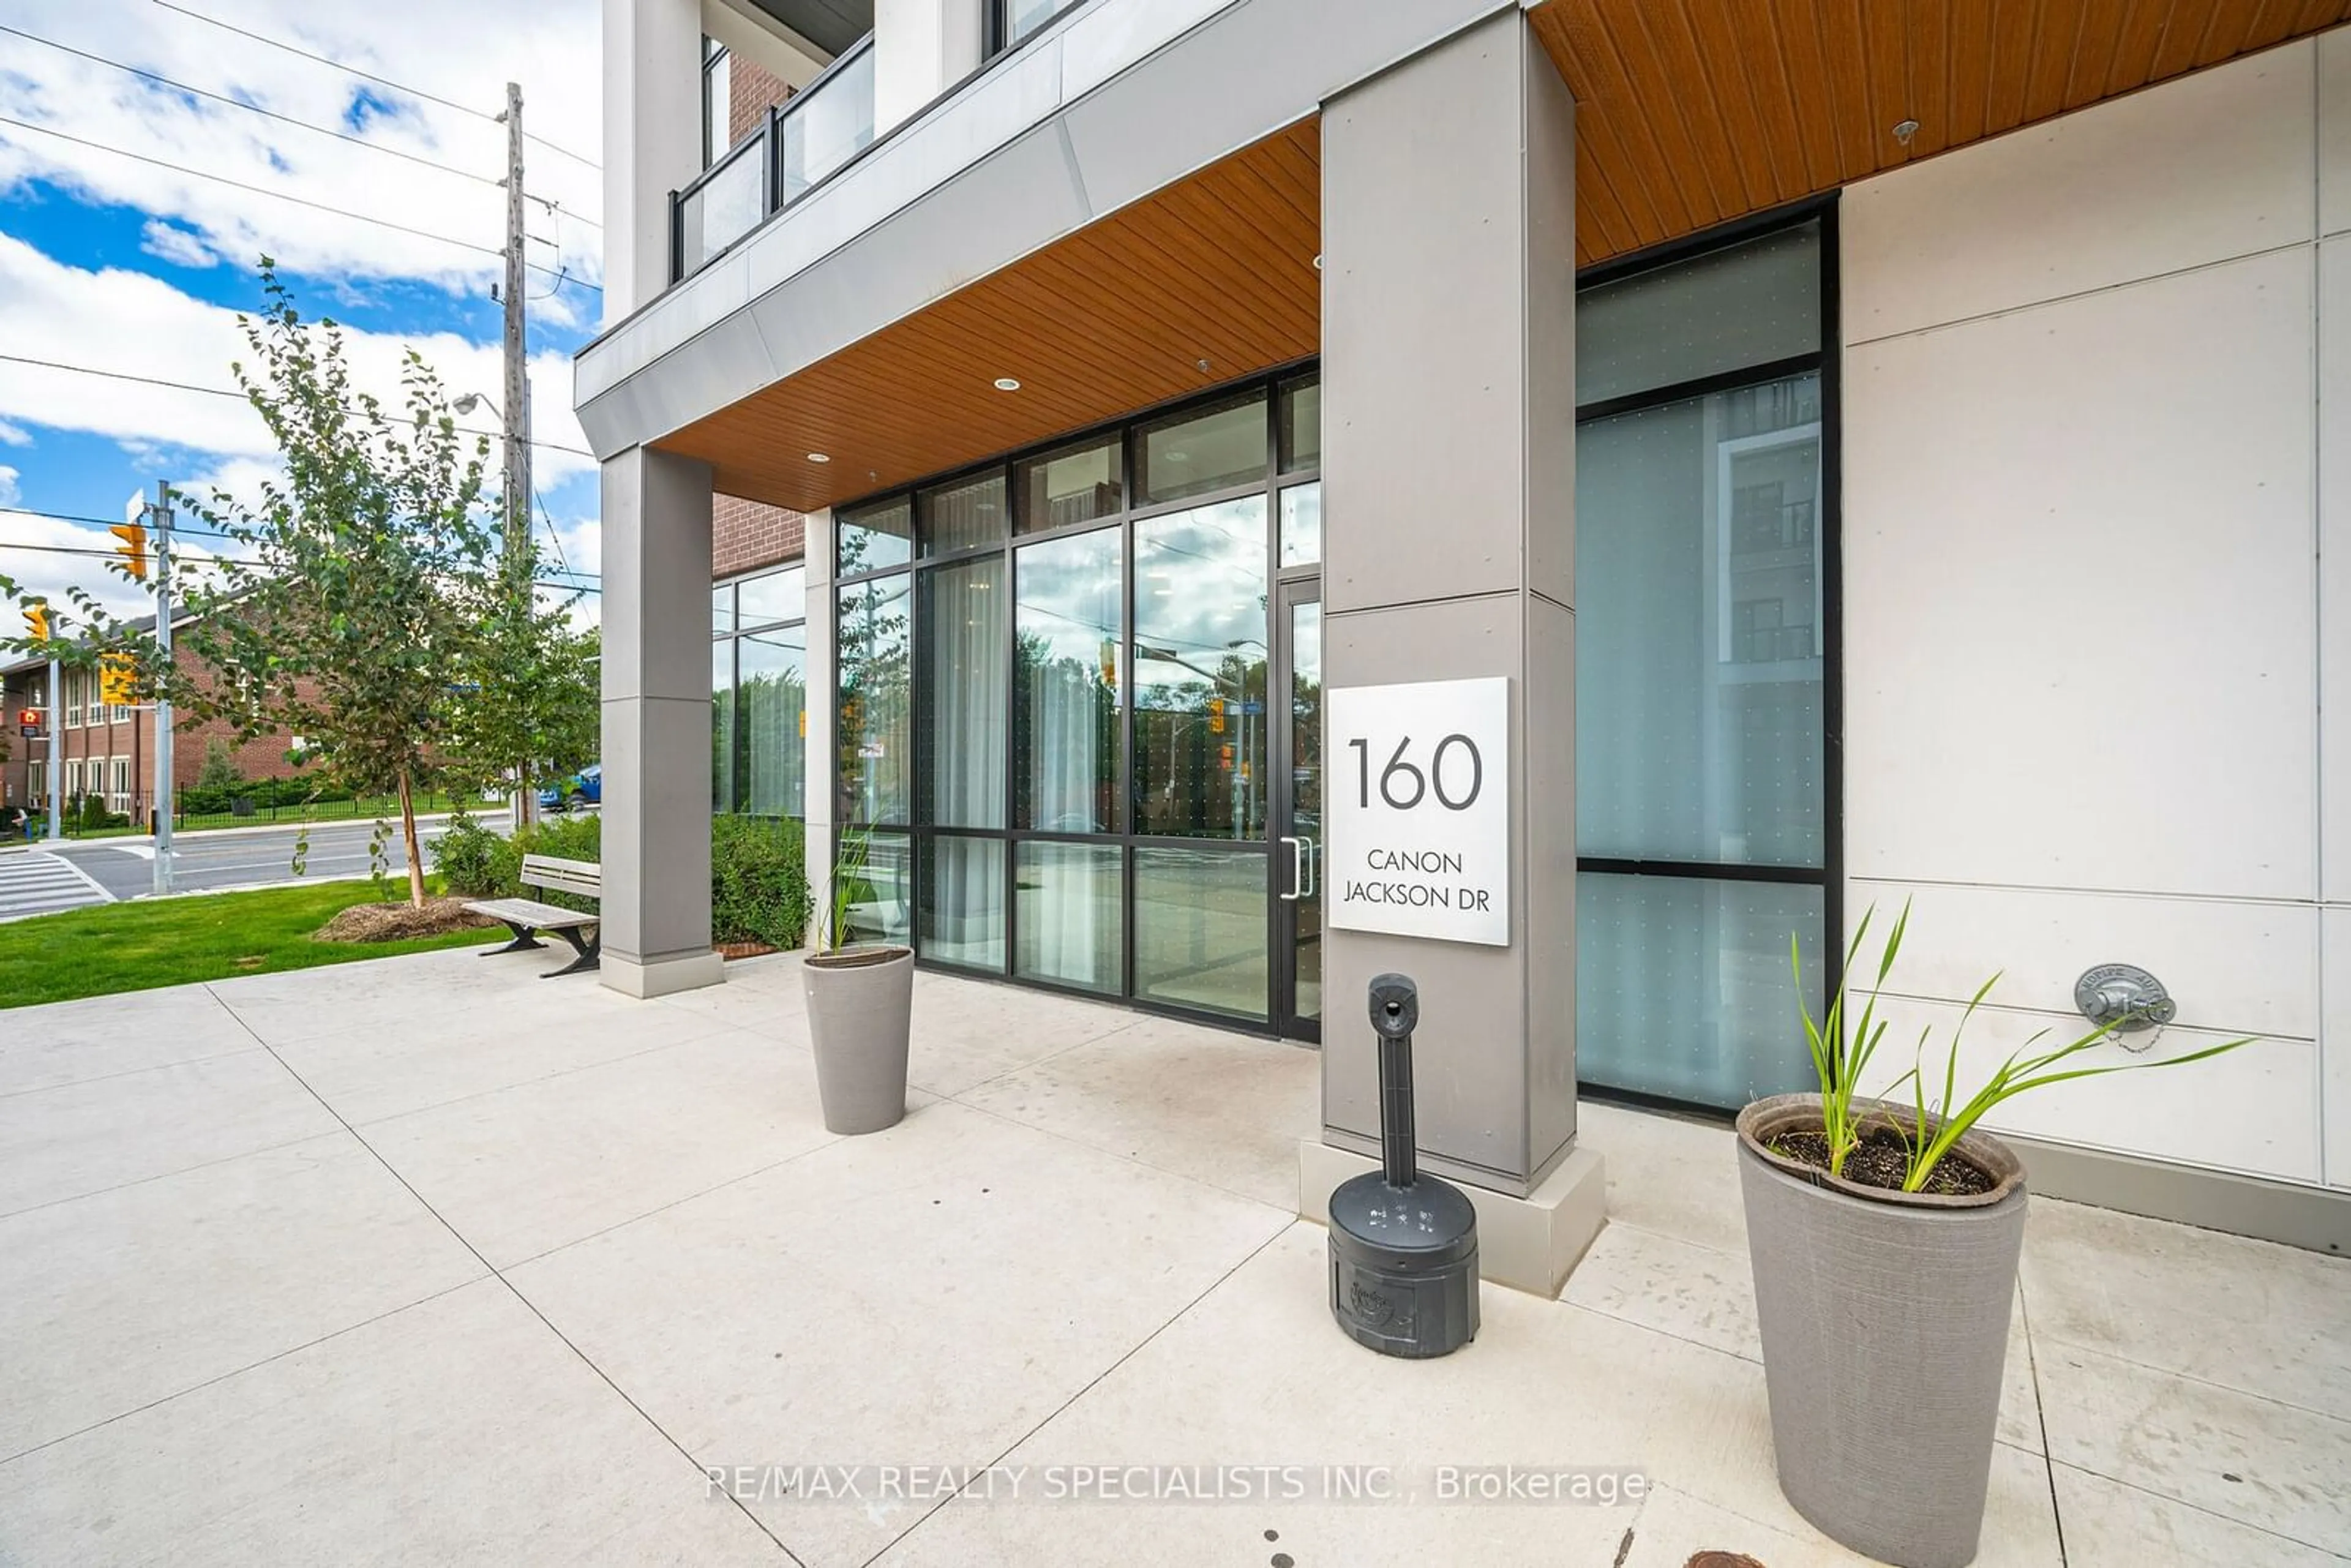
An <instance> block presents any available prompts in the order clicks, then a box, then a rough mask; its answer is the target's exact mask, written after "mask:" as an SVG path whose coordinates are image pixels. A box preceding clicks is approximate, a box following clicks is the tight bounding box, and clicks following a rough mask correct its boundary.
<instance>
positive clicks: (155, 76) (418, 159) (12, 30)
mask: <svg viewBox="0 0 2351 1568" xmlns="http://www.w3.org/2000/svg"><path fill="white" fill-rule="evenodd" d="M0 33H6V34H8V35H10V36H11V37H18V38H22V39H24V40H25V41H26V42H27V43H33V44H41V45H45V46H47V47H49V48H52V49H56V50H57V51H58V52H59V53H61V54H68V55H71V56H73V57H75V58H77V59H84V60H89V62H91V63H92V64H93V65H101V66H107V67H110V68H113V69H115V70H118V71H122V72H124V73H126V74H128V75H131V76H134V77H138V78H141V79H142V80H146V81H152V82H154V83H155V84H157V85H158V86H160V87H167V88H170V89H172V91H174V92H184V93H186V94H188V95H189V96H190V97H192V98H202V99H210V100H211V101H213V102H214V103H225V104H226V105H228V107H229V108H231V109H241V110H245V111H246V113H248V114H258V115H261V116H263V117H264V118H265V119H268V120H277V121H279V122H280V123H282V124H286V125H292V126H298V127H299V128H300V129H302V130H304V131H316V132H317V133H318V134H319V135H320V136H331V137H333V138H334V139H335V140H336V141H348V142H350V144H351V145H352V146H354V147H364V148H366V149H367V150H368V151H369V152H381V153H382V154H383V155H384V156H386V157H388V158H399V159H402V160H404V161H405V162H410V163H414V164H417V165H418V166H420V167H422V168H426V169H437V170H439V171H440V172H442V173H444V174H455V175H456V176H457V177H458V178H459V179H461V180H471V181H473V182H474V183H475V184H477V185H487V186H489V187H490V189H492V190H494V191H495V190H498V189H500V188H501V187H500V185H499V183H498V182H497V181H496V180H493V179H491V178H490V177H489V176H488V175H486V174H476V173H475V172H473V171H472V170H471V169H461V168H459V167H458V166H457V165H456V164H455V163H444V162H441V161H440V160H438V159H435V158H426V157H424V156H423V155H421V154H419V153H415V152H402V150H401V149H400V148H397V147H387V146H385V145H384V144H383V143H382V142H381V141H369V140H368V139H367V138H366V137H364V136H354V135H352V134H351V133H350V131H338V130H336V129H335V128H334V127H333V126H331V125H320V124H319V122H318V121H317V120H303V119H300V118H299V117H298V116H295V115H291V114H282V113H280V112H279V111H277V110H274V109H264V108H263V107H262V106H261V105H259V104H257V103H247V102H246V100H245V99H241V98H231V97H229V96H228V95H227V94H226V93H219V92H212V91H209V90H207V89H204V88H200V87H192V86H190V85H189V84H188V83H186V82H183V81H177V80H174V79H173V78H170V77H167V76H164V75H162V74H161V73H160V72H156V71H151V70H143V69H141V68H139V67H138V66H132V65H125V64H124V63H123V62H122V61H120V60H116V59H109V58H108V57H106V56H104V55H93V54H91V53H90V52H89V50H87V49H78V48H76V47H73V46H72V45H71V44H62V43H59V42H58V41H57V39H55V38H45V37H41V36H40V35H39V34H37V33H27V32H26V31H25V30H24V29H23V28H21V27H11V26H7V25H6V24H5V23H0ZM524 194H525V195H530V193H529V192H528V191H526V192H524ZM530 199H531V200H532V201H534V202H537V203H538V204H540V205H541V206H543V207H546V208H547V209H548V210H549V211H550V212H552V211H555V210H556V209H557V208H558V207H559V206H560V205H561V204H559V203H557V202H553V201H550V200H549V199H548V198H547V197H545V196H530ZM571 215H572V218H573V220H574V221H575V222H578V223H582V224H586V225H588V226H590V228H598V229H601V227H603V225H601V224H599V223H596V222H595V221H594V220H593V219H590V218H583V217H580V214H577V213H574V214H571Z"/></svg>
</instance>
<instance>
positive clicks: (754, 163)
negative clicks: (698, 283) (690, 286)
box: [677, 136, 768, 275]
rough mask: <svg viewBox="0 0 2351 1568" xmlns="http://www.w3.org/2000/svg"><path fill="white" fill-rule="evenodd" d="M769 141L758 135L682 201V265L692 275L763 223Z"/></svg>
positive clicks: (680, 242)
mask: <svg viewBox="0 0 2351 1568" xmlns="http://www.w3.org/2000/svg"><path fill="white" fill-rule="evenodd" d="M766 148H767V139H766V138H765V137H764V136H761V137H754V138H753V139H752V140H751V141H748V142H747V143H746V144H745V145H743V146H742V147H740V148H738V149H737V150H736V152H735V153H734V154H733V156H732V157H730V158H729V159H727V160H726V162H724V163H722V164H721V165H720V166H719V167H718V168H716V169H714V170H712V171H711V172H710V173H709V174H708V175H707V176H705V178H704V179H703V181H702V183H699V184H697V185H695V186H693V187H692V188H691V189H689V190H688V191H687V192H686V193H685V194H684V195H683V196H681V197H679V198H678V204H677V222H678V244H679V248H680V250H681V251H682V253H683V254H682V255H681V256H679V257H678V259H679V261H680V262H682V263H683V264H684V268H685V272H686V274H688V275H691V274H692V273H694V272H695V271H696V270H698V269H699V268H701V267H704V266H705V265H706V264H707V263H708V262H709V261H710V259H711V258H712V257H713V256H716V255H717V254H718V253H719V252H720V251H723V250H725V249H726V247H727V246H730V245H733V244H734V243H735V242H736V241H737V240H738V239H741V238H742V237H743V236H744V235H747V234H749V233H750V232H751V231H752V230H753V229H755V228H757V227H758V225H759V220H760V219H761V218H763V217H765V216H766V215H767V202H768V165H767V160H766V159H765V158H763V157H762V156H761V153H762V152H765V151H766Z"/></svg>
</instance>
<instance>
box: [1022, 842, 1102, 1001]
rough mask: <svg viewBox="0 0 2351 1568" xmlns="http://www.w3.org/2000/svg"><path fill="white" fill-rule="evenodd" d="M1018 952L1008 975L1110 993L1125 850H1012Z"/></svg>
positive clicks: (1031, 846) (1032, 845)
mask: <svg viewBox="0 0 2351 1568" xmlns="http://www.w3.org/2000/svg"><path fill="white" fill-rule="evenodd" d="M1015 854H1016V856H1017V859H1016V861H1015V862H1014V863H1015V869H1016V872H1017V874H1016V875H1015V877H1014V879H1013V898H1014V900H1015V905H1014V906H1015V908H1016V909H1017V911H1018V912H1019V933H1020V937H1019V952H1018V954H1017V955H1016V957H1015V962H1014V964H1013V972H1014V973H1015V974H1018V975H1020V976H1022V977H1026V978H1030V979H1039V980H1057V981H1059V982H1061V984H1062V985H1065V986H1083V987H1084V988H1086V989H1088V990H1090V991H1105V992H1109V993H1112V994H1115V993H1116V992H1117V991H1118V989H1119V988H1120V987H1121V986H1122V985H1123V983H1124V977H1123V976H1122V975H1121V974H1120V972H1119V949H1120V941H1119V937H1120V914H1119V911H1120V908H1121V906H1122V905H1123V903H1124V902H1125V900H1124V897H1123V882H1124V880H1125V879H1124V877H1123V872H1124V870H1125V855H1126V852H1124V851H1123V850H1122V849H1120V848H1119V847H1118V846H1117V845H1116V844H1061V843H1047V842H1034V841H1032V842H1029V843H1024V844H1020V845H1019V846H1018V847H1017V848H1016V850H1015Z"/></svg>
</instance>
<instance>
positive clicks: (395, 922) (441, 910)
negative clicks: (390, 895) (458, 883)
mask: <svg viewBox="0 0 2351 1568" xmlns="http://www.w3.org/2000/svg"><path fill="white" fill-rule="evenodd" d="M495 925H497V922H496V921H495V920H492V919H491V918H490V917H489V916H488V915H475V913H474V912H473V911H471V910H469V909H467V908H466V907H465V900H464V899H461V898H428V899H426V900H425V901H424V906H423V908H421V909H420V908H418V907H417V906H416V905H414V904H409V903H406V902H402V903H399V904H352V905H351V906H350V908H349V909H346V910H344V911H343V912H342V913H341V914H340V915H336V916H335V917H334V918H333V919H332V920H329V921H328V922H327V923H326V924H325V925H321V926H320V927H319V929H318V931H317V933H316V937H317V940H319V941H320V942H400V941H404V940H406V939H408V938H410V937H413V936H440V935H441V934H442V933H444V932H446V931H466V930H471V929H474V928H475V927H486V926H495Z"/></svg>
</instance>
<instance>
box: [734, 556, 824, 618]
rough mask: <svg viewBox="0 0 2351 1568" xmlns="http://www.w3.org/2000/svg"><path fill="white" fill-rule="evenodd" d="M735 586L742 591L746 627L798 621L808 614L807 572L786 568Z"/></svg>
mask: <svg viewBox="0 0 2351 1568" xmlns="http://www.w3.org/2000/svg"><path fill="white" fill-rule="evenodd" d="M737 587H738V588H740V589H741V590H742V594H743V621H742V623H743V624H744V625H746V626H768V625H772V624H773V623H774V622H778V621H798V620H799V619H800V618H801V617H803V616H804V615H806V614H807V613H808V572H807V571H806V570H805V569H803V568H800V567H797V566H789V567H786V568H785V569H784V570H781V571H770V572H767V573H765V574H763V575H761V576H758V577H747V578H745V579H743V580H742V581H741V582H740V583H738V584H737Z"/></svg>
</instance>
